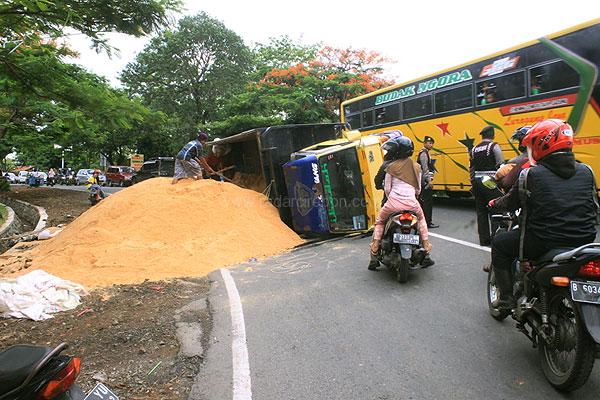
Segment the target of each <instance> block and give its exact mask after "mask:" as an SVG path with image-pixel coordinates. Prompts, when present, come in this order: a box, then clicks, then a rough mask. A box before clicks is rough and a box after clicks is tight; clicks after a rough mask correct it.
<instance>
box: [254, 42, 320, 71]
mask: <svg viewBox="0 0 600 400" xmlns="http://www.w3.org/2000/svg"><path fill="white" fill-rule="evenodd" d="M319 47H320V46H319V45H317V44H313V45H307V46H304V45H301V44H299V43H295V42H294V41H293V40H292V39H291V38H290V37H289V36H282V37H279V38H271V39H270V40H269V42H268V43H266V44H262V43H258V44H257V45H256V46H255V47H254V49H253V53H254V60H255V61H254V62H255V70H256V73H255V74H254V75H255V78H256V81H259V80H260V79H262V78H263V77H264V76H265V74H266V73H267V72H269V71H270V70H272V69H273V68H279V69H285V68H289V67H291V66H293V65H297V64H303V63H308V62H309V61H310V60H314V59H315V58H316V57H317V54H318V51H319Z"/></svg>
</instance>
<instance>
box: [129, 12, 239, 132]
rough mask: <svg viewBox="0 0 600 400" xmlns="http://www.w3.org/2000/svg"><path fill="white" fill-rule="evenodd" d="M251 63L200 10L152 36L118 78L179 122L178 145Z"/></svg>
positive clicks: (230, 35) (235, 39) (235, 87)
mask: <svg viewBox="0 0 600 400" xmlns="http://www.w3.org/2000/svg"><path fill="white" fill-rule="evenodd" d="M250 67H251V53H250V50H249V49H248V48H247V47H246V46H245V45H244V43H243V41H242V39H241V38H240V37H239V36H238V35H237V34H236V33H234V32H233V31H231V30H229V29H227V28H226V27H225V26H224V25H223V24H222V23H221V22H219V21H217V20H215V19H213V18H211V17H209V16H208V15H207V14H205V13H200V14H198V15H196V16H194V17H185V18H182V19H181V21H180V22H179V26H178V28H177V30H175V31H170V30H167V31H164V32H162V33H161V34H159V35H158V36H157V37H155V38H154V39H153V40H152V41H151V42H150V44H149V45H148V46H147V47H146V48H145V49H144V50H143V51H142V52H141V53H140V54H139V55H138V57H137V58H136V60H135V61H134V62H133V63H131V64H129V65H128V66H127V67H126V69H125V71H123V73H122V75H121V80H122V82H123V84H124V85H125V86H126V87H127V90H128V92H129V93H130V94H132V95H138V96H140V97H141V98H142V100H143V102H144V104H146V105H149V106H150V107H152V108H154V109H157V110H161V111H163V112H165V113H166V114H167V115H169V116H170V117H174V118H175V119H176V120H177V121H178V123H179V125H178V132H174V134H175V138H176V139H175V140H176V141H179V143H180V144H182V143H183V142H184V141H186V140H188V138H189V136H190V135H193V133H194V132H196V130H197V128H198V126H200V125H204V124H207V123H209V122H210V121H213V120H214V119H215V117H216V115H217V113H218V112H219V110H220V109H221V108H222V106H223V104H224V102H225V101H226V100H227V99H228V98H229V97H231V96H232V95H234V94H236V93H239V92H240V91H241V90H242V89H243V85H244V83H245V82H246V76H247V74H248V72H249V71H250Z"/></svg>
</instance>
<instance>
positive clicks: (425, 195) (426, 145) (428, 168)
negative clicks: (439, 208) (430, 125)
mask: <svg viewBox="0 0 600 400" xmlns="http://www.w3.org/2000/svg"><path fill="white" fill-rule="evenodd" d="M434 143H435V140H433V138H432V137H431V136H425V138H424V140H423V148H422V149H421V151H420V152H419V156H418V157H417V162H418V163H419V165H420V166H421V171H422V172H421V194H420V196H419V203H420V204H421V208H422V209H423V213H424V214H425V220H426V221H427V227H428V228H429V229H432V228H439V225H437V224H434V223H433V221H432V219H431V218H432V215H433V174H434V172H437V170H436V169H435V160H432V159H431V154H430V153H429V152H430V151H431V149H432V148H433V144H434Z"/></svg>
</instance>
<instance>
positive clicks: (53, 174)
mask: <svg viewBox="0 0 600 400" xmlns="http://www.w3.org/2000/svg"><path fill="white" fill-rule="evenodd" d="M55 177H56V171H54V168H52V167H50V169H49V170H48V181H47V182H46V185H48V186H54V184H55V183H56V182H55V181H54V178H55Z"/></svg>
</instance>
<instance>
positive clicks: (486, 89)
mask: <svg viewBox="0 0 600 400" xmlns="http://www.w3.org/2000/svg"><path fill="white" fill-rule="evenodd" d="M524 96H525V72H523V71H520V72H515V73H512V74H508V75H504V76H499V77H498V78H492V79H487V80H485V81H479V82H478V83H477V103H478V104H479V105H481V106H483V105H486V104H491V103H495V102H497V101H504V100H510V99H517V98H519V97H524Z"/></svg>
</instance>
